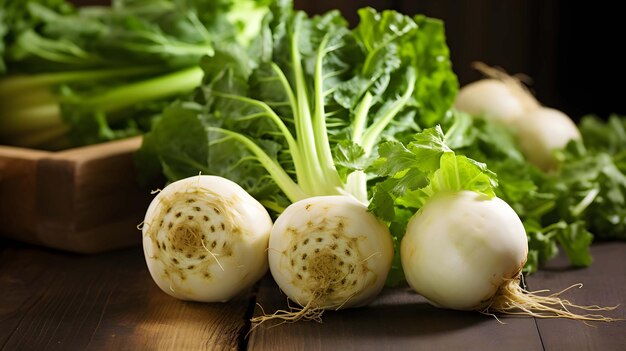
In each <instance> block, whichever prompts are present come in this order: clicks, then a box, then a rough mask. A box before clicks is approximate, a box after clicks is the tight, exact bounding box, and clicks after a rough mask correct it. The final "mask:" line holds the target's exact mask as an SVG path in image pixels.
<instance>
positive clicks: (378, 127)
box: [362, 69, 417, 154]
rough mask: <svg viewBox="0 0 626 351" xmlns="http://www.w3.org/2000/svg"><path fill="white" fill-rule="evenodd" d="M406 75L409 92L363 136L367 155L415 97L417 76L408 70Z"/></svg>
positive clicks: (413, 71) (411, 70)
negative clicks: (384, 131)
mask: <svg viewBox="0 0 626 351" xmlns="http://www.w3.org/2000/svg"><path fill="white" fill-rule="evenodd" d="M406 74H407V76H408V78H407V80H408V83H407V84H408V87H407V90H406V91H405V92H404V94H403V95H402V97H400V99H398V100H397V101H396V102H395V103H394V104H393V106H392V107H391V108H390V110H389V111H388V112H387V114H386V115H385V116H383V117H381V118H379V119H378V120H376V121H375V122H374V123H372V125H371V126H370V127H369V128H367V130H366V131H365V134H364V136H363V145H362V146H363V150H365V153H366V154H369V153H370V152H371V150H372V149H373V148H374V146H375V145H376V142H377V141H378V138H379V137H380V134H381V133H382V132H383V130H385V128H386V127H387V125H388V124H389V123H391V121H392V120H393V118H394V117H395V116H396V114H398V112H400V111H401V110H402V109H403V108H404V107H405V106H406V104H407V103H408V102H409V100H410V99H411V96H412V95H413V89H414V88H415V81H416V79H417V78H416V76H415V70H413V69H408V70H407V72H406Z"/></svg>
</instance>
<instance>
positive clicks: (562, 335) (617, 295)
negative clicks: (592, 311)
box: [526, 242, 626, 350]
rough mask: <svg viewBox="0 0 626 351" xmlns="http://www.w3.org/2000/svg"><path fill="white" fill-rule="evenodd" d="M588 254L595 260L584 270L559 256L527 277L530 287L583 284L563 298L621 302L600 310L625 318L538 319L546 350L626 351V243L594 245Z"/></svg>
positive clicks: (605, 303)
mask: <svg viewBox="0 0 626 351" xmlns="http://www.w3.org/2000/svg"><path fill="white" fill-rule="evenodd" d="M591 253H592V255H593V258H594V263H593V264H592V265H591V266H590V267H588V268H585V269H571V268H570V267H569V266H568V263H567V260H566V259H565V257H564V255H560V256H559V257H558V258H557V259H555V260H553V261H550V262H549V263H548V264H547V265H546V267H544V268H543V269H542V270H541V271H539V272H538V273H537V274H535V275H532V276H530V277H528V279H526V281H527V284H528V286H529V289H531V290H540V289H550V290H551V291H553V292H556V291H560V290H562V289H564V288H566V287H568V286H571V285H572V284H577V283H582V284H583V287H582V288H580V289H573V290H571V291H568V292H566V293H565V294H564V295H563V297H564V298H567V299H568V300H570V301H572V302H573V303H576V304H579V305H601V306H616V305H620V306H619V308H618V309H616V310H615V311H612V312H603V313H604V314H606V315H607V316H611V317H613V318H621V319H623V320H624V321H621V322H615V323H609V324H607V323H590V325H586V324H584V323H581V322H577V321H571V320H563V319H558V320H557V319H538V320H537V325H538V327H539V331H540V333H541V339H542V341H543V344H544V346H545V349H546V350H626V243H624V242H612V243H599V244H594V245H593V246H592V247H591Z"/></svg>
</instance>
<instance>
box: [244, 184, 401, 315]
mask: <svg viewBox="0 0 626 351" xmlns="http://www.w3.org/2000/svg"><path fill="white" fill-rule="evenodd" d="M392 257H393V242H392V238H391V235H390V234H389V229H388V228H387V226H386V225H385V224H383V223H382V222H380V221H379V220H378V219H377V218H376V217H375V216H374V215H373V214H372V213H370V212H368V210H367V207H366V206H365V205H363V204H362V203H360V202H358V201H357V200H355V199H354V198H352V197H349V196H341V195H338V196H317V197H312V198H308V199H305V200H301V201H298V202H296V203H294V204H292V205H290V206H289V207H287V209H286V210H285V211H284V212H283V213H282V214H281V215H280V216H279V217H278V219H277V220H276V223H275V224H274V227H273V229H272V233H271V235H270V242H269V266H270V271H271V272H272V276H273V277H274V280H276V283H277V284H278V286H279V287H280V288H281V290H282V291H283V292H284V293H285V294H286V295H287V296H288V297H289V298H290V299H291V300H292V301H295V302H296V303H297V304H299V305H300V306H303V308H302V309H292V311H289V312H283V313H280V312H278V313H275V314H273V315H270V316H262V317H258V318H255V319H253V322H263V321H265V320H267V319H272V318H279V319H284V320H298V319H301V318H304V319H313V320H319V318H320V316H321V313H322V312H323V310H325V309H340V308H347V307H353V306H360V305H364V304H366V303H368V302H370V301H371V300H372V299H374V297H376V295H377V294H378V293H379V292H380V291H381V289H382V288H383V286H384V283H385V279H386V278H387V274H388V272H389V269H390V267H391V261H392Z"/></svg>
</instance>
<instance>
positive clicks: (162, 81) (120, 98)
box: [77, 66, 204, 112]
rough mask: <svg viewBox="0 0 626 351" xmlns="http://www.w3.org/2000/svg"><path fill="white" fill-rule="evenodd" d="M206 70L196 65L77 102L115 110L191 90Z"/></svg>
mask: <svg viewBox="0 0 626 351" xmlns="http://www.w3.org/2000/svg"><path fill="white" fill-rule="evenodd" d="M203 76H204V72H203V71H202V68H200V67H199V66H194V67H190V68H186V69H183V70H180V71H178V72H174V73H169V74H166V75H162V76H160V77H156V78H151V79H147V80H144V81H141V82H137V83H132V84H128V85H124V86H121V87H118V88H114V89H111V90H109V91H107V92H104V93H101V94H98V95H96V96H93V97H91V98H86V99H84V100H83V101H78V102H77V103H78V104H79V105H82V106H87V107H92V108H94V109H95V110H101V111H102V112H113V111H116V110H121V109H123V108H127V107H130V106H133V105H135V104H138V103H141V102H146V101H153V100H157V99H161V98H165V97H169V96H173V95H176V94H181V93H185V92H189V91H191V90H193V89H194V88H196V87H198V86H199V85H200V83H201V82H202V77H203Z"/></svg>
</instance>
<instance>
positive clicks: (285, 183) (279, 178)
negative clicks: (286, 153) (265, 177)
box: [208, 127, 309, 202]
mask: <svg viewBox="0 0 626 351" xmlns="http://www.w3.org/2000/svg"><path fill="white" fill-rule="evenodd" d="M208 130H209V131H213V132H218V133H221V134H224V135H226V136H229V137H231V138H233V139H235V140H237V141H238V142H240V143H242V144H243V145H244V146H245V147H246V148H248V150H250V152H252V153H253V154H254V155H255V156H256V157H257V159H258V160H259V162H260V163H261V165H262V166H263V168H265V170H267V172H268V173H269V174H270V175H271V176H272V178H273V179H274V181H275V182H276V184H277V185H278V187H280V189H281V190H282V191H283V192H284V193H285V195H287V197H288V198H289V200H290V201H291V202H296V201H299V200H302V199H305V198H307V197H309V196H308V195H307V194H306V193H305V192H304V191H302V189H301V188H300V187H299V186H298V184H296V183H295V182H294V181H293V180H292V179H291V177H290V176H289V174H287V172H285V170H284V169H283V168H282V167H281V166H280V165H279V164H278V163H277V162H276V161H274V160H273V159H272V158H271V157H269V156H268V155H267V153H266V152H265V151H263V149H261V148H260V147H259V146H258V145H257V144H256V143H255V142H254V141H252V140H250V139H249V138H248V137H246V136H244V135H242V134H239V133H237V132H233V131H231V130H227V129H222V128H217V127H209V128H208Z"/></svg>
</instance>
